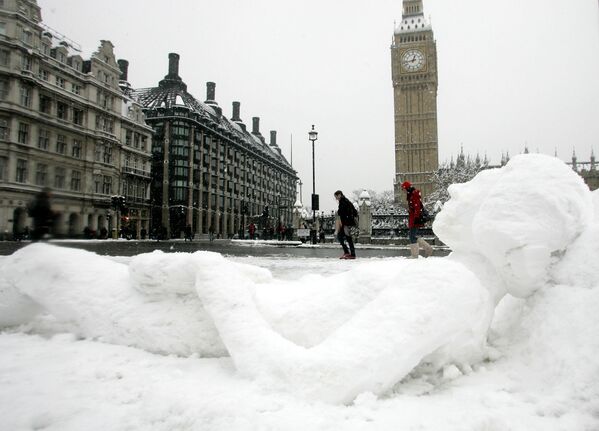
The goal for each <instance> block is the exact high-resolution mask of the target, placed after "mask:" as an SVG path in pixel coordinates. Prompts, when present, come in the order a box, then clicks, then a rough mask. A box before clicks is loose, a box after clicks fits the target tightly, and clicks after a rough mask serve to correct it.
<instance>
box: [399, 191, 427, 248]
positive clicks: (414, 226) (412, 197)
mask: <svg viewBox="0 0 599 431" xmlns="http://www.w3.org/2000/svg"><path fill="white" fill-rule="evenodd" d="M401 188H402V189H404V190H405V191H406V195H407V199H408V212H409V218H408V228H409V229H410V258H411V259H417V258H418V255H419V252H420V247H422V248H423V249H424V255H425V256H426V257H429V256H430V255H432V254H433V248H432V247H431V246H430V245H429V244H428V243H427V242H426V241H425V240H424V239H422V238H418V229H419V228H421V227H423V226H424V223H422V221H421V215H422V208H423V206H422V198H421V197H420V190H417V189H415V188H414V187H412V184H411V183H410V182H409V181H406V182H404V183H403V184H402V185H401Z"/></svg>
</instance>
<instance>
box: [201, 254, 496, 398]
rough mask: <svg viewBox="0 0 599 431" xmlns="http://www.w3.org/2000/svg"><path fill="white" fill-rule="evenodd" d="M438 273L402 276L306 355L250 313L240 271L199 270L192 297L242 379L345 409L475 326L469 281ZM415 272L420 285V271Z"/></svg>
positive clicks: (474, 295) (479, 296)
mask: <svg viewBox="0 0 599 431" xmlns="http://www.w3.org/2000/svg"><path fill="white" fill-rule="evenodd" d="M437 265H438V266H439V267H440V268H437V271H432V272H434V273H436V274H438V276H437V277H436V279H434V280H433V279H431V277H428V278H427V277H425V278H426V279H425V280H422V279H421V280H418V278H415V277H414V274H412V273H408V274H407V275H406V277H405V280H398V283H397V284H396V285H395V286H389V287H388V288H386V289H384V290H383V291H382V292H381V293H380V294H379V295H378V296H377V297H376V298H375V299H374V300H373V301H371V302H370V303H369V304H367V305H366V306H365V307H364V308H363V309H362V310H360V311H359V312H358V313H357V314H356V315H354V316H353V317H352V318H351V319H350V320H349V321H348V322H346V323H345V324H344V325H343V326H341V327H340V328H339V329H337V330H336V331H335V332H334V333H333V334H331V336H329V337H328V338H327V339H325V340H324V341H323V342H322V343H320V344H319V345H317V346H315V347H313V348H310V349H306V348H304V347H300V346H298V345H296V344H294V343H292V342H290V341H289V340H287V339H285V338H284V337H282V336H281V335H280V334H278V333H276V332H275V331H273V330H272V329H271V327H270V326H269V325H268V323H267V322H266V320H265V319H264V318H263V316H262V315H261V314H260V312H259V311H258V309H257V308H256V305H255V302H254V299H253V296H252V291H253V289H254V281H253V280H252V279H251V277H248V276H247V274H246V273H245V271H244V268H243V267H240V266H238V265H236V264H233V263H231V262H228V261H226V260H225V259H222V260H221V261H220V262H214V261H212V262H211V265H203V266H201V268H200V270H199V272H198V274H197V282H196V289H197V291H198V294H199V296H200V298H201V300H202V302H203V304H204V307H205V308H206V310H207V311H208V312H209V313H210V315H211V317H212V318H213V320H214V323H215V325H216V327H217V329H218V331H219V334H220V336H221V338H222V340H223V342H224V344H225V345H226V347H227V349H228V351H229V353H230V355H231V357H232V359H233V362H234V363H235V366H236V368H237V369H238V370H239V372H240V373H241V374H242V375H245V376H247V377H260V378H265V379H268V380H270V383H271V384H279V385H281V386H283V387H288V388H293V390H294V391H296V392H299V393H301V394H303V395H304V396H307V397H309V398H317V399H321V400H324V401H328V402H335V403H336V402H348V401H351V400H352V399H354V398H355V397H356V396H357V395H358V394H360V393H362V392H364V391H372V392H374V393H377V394H378V393H382V392H384V391H385V390H388V389H389V388H390V387H391V386H393V385H394V384H395V383H397V382H398V381H400V380H401V379H402V378H403V377H405V376H406V375H407V374H408V373H409V372H410V371H411V370H412V369H413V368H414V367H415V366H416V365H417V364H418V363H419V362H420V360H421V359H422V358H423V357H425V356H427V355H428V354H430V353H432V352H434V351H435V350H437V349H438V348H440V347H441V346H444V345H446V344H448V343H450V342H451V340H452V338H453V337H455V336H457V335H459V334H460V333H463V331H466V330H468V329H469V328H471V327H472V326H473V325H476V324H477V319H478V320H480V317H479V316H478V315H479V314H480V313H481V310H482V309H483V308H485V307H483V305H484V304H486V303H487V301H488V297H487V295H486V291H485V290H484V289H483V288H482V287H480V285H479V283H478V280H477V279H476V277H475V276H474V275H473V274H472V273H470V271H468V270H467V269H465V268H464V267H462V266H461V265H459V264H455V263H451V262H441V261H438V263H437ZM420 271H421V273H422V274H423V277H424V274H425V273H426V269H425V268H424V267H422V266H420ZM410 280H413V281H410ZM422 281H423V282H424V284H422V283H421V282H422Z"/></svg>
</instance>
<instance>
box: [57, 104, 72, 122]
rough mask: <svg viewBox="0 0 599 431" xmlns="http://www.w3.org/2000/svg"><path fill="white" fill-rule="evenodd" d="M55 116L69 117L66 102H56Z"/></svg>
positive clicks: (63, 118) (64, 118) (60, 117)
mask: <svg viewBox="0 0 599 431" xmlns="http://www.w3.org/2000/svg"><path fill="white" fill-rule="evenodd" d="M56 116H57V117H58V118H59V119H61V120H65V121H66V120H68V119H69V107H68V106H67V104H66V103H62V102H57V103H56Z"/></svg>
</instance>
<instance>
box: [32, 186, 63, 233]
mask: <svg viewBox="0 0 599 431" xmlns="http://www.w3.org/2000/svg"><path fill="white" fill-rule="evenodd" d="M51 197H52V194H51V191H50V189H48V188H45V189H44V190H42V191H41V192H39V193H38V195H37V196H36V197H35V199H34V200H33V201H32V202H31V203H30V204H29V208H28V210H29V211H28V212H29V216H30V217H32V218H33V232H32V233H31V240H32V241H39V240H40V239H43V238H44V236H45V235H49V234H50V230H51V229H52V226H53V225H54V219H55V218H56V214H55V213H54V211H52V207H51V205H50V198H51Z"/></svg>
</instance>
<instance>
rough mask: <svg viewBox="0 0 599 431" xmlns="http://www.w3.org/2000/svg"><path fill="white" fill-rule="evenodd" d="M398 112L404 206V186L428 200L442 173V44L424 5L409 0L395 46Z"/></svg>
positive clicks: (399, 196)
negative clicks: (439, 53) (439, 51)
mask: <svg viewBox="0 0 599 431" xmlns="http://www.w3.org/2000/svg"><path fill="white" fill-rule="evenodd" d="M391 65H392V77H393V94H394V107H395V110H394V111H395V112H394V113H395V115H394V118H395V180H394V183H395V184H394V190H395V202H396V203H398V204H399V203H402V204H403V203H404V202H405V196H404V194H403V193H402V190H401V184H402V183H403V182H404V181H409V182H411V183H412V184H413V185H414V186H415V187H416V188H417V189H419V190H420V191H421V192H422V195H423V197H424V198H426V197H428V196H429V195H430V194H431V193H432V191H433V182H432V180H431V177H432V175H433V174H434V173H435V172H437V170H438V168H439V145H438V138H437V85H438V77H437V44H436V42H435V37H434V35H433V29H432V27H431V25H430V23H429V21H428V20H427V19H426V17H425V16H424V8H423V4H422V0H403V16H402V20H401V22H399V23H396V26H395V32H394V35H393V43H392V45H391Z"/></svg>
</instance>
